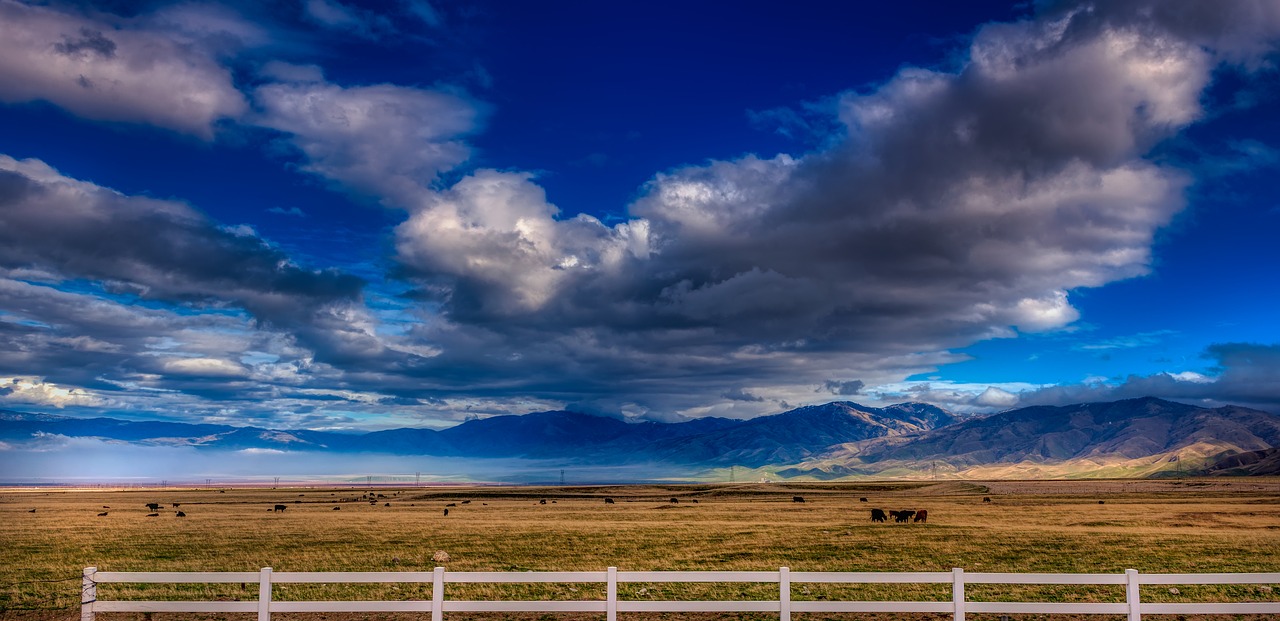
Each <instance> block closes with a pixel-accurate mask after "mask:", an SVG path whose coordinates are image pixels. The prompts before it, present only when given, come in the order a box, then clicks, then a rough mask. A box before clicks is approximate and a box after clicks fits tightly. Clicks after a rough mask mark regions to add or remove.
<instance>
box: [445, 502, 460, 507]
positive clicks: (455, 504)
mask: <svg viewBox="0 0 1280 621" xmlns="http://www.w3.org/2000/svg"><path fill="white" fill-rule="evenodd" d="M445 506H446V507H456V506H458V503H456V502H451V503H449V504H447V505H445Z"/></svg>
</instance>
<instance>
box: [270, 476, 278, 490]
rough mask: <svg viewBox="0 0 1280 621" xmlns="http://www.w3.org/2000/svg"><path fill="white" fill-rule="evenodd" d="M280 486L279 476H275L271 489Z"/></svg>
mask: <svg viewBox="0 0 1280 621" xmlns="http://www.w3.org/2000/svg"><path fill="white" fill-rule="evenodd" d="M277 487H280V477H276V482H275V483H273V484H272V485H271V489H275V488H277Z"/></svg>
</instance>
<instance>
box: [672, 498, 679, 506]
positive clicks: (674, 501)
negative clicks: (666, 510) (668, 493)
mask: <svg viewBox="0 0 1280 621" xmlns="http://www.w3.org/2000/svg"><path fill="white" fill-rule="evenodd" d="M671 504H673V505H678V504H680V499H679V498H672V499H671Z"/></svg>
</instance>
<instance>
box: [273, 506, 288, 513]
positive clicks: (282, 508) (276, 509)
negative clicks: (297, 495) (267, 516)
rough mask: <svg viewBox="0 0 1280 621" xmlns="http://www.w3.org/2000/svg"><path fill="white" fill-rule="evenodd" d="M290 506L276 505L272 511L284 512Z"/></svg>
mask: <svg viewBox="0 0 1280 621" xmlns="http://www.w3.org/2000/svg"><path fill="white" fill-rule="evenodd" d="M288 508H289V505H276V506H275V508H274V509H272V510H271V511H272V512H274V513H284V510H285V509H288Z"/></svg>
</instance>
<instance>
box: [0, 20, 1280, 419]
mask: <svg viewBox="0 0 1280 621" xmlns="http://www.w3.org/2000/svg"><path fill="white" fill-rule="evenodd" d="M1277 44H1280V2H1277V1H1276V0H1223V1H1221V2H1201V1H1199V0H1160V1H1156V0H1116V1H1114V2H1083V1H1064V2H1016V3H1014V2H985V1H984V2H962V3H961V2H923V1H920V0H903V1H898V2H892V3H879V2H876V3H871V2H857V3H846V2H799V3H787V4H785V5H783V4H778V3H765V2H733V3H729V2H695V3H688V2H668V1H647V2H636V3H623V2H586V1H570V0H564V1H556V2H545V3H533V2H496V1H488V0H480V1H477V2H443V1H440V0H387V1H385V2H377V3H367V4H359V3H354V2H349V1H341V0H300V1H282V2H265V3H260V2H194V1H193V2H185V1H184V2H169V1H161V0H156V1H147V2H126V1H119V2H57V1H51V2H40V3H26V2H17V1H14V0H0V409H8V410H15V411H21V412H47V413H52V414H64V415H70V416H97V415H105V416H114V417H121V418H132V419H145V420H175V421H186V422H206V423H208V422H212V423H228V424H235V425H257V426H266V427H272V428H281V429H289V428H310V429H329V430H344V429H345V430H353V431H358V430H373V429H383V428H393V427H406V426H410V427H432V428H441V427H447V426H451V425H455V424H457V423H459V422H461V421H464V420H468V419H471V418H476V417H487V416H494V415H502V414H523V413H528V412H534V411H546V410H555V409H571V410H576V411H585V412H591V413H599V414H603V415H609V416H617V417H622V418H624V419H626V420H659V421H679V420H687V419H690V418H697V417H704V416H725V417H731V418H750V417H754V416H760V415H765V414H773V413H777V412H781V411H783V410H786V409H789V408H793V407H797V406H801V405H807V404H814V403H824V402H828V401H835V400H852V401H856V402H859V403H863V404H867V405H884V404H889V403H898V402H903V401H923V402H928V403H933V404H935V405H939V406H942V407H946V408H948V409H951V410H954V411H958V412H993V411H999V410H1004V409H1008V408H1013V407H1019V406H1024V405H1033V404H1067V403H1075V402H1083V401H1099V400H1110V399H1119V398H1126V397H1136V396H1145V395H1153V396H1158V397H1164V398H1169V399H1174V400H1180V401H1184V402H1192V403H1205V404H1210V405H1218V404H1224V403H1233V404H1239V405H1246V406H1252V407H1258V408H1262V409H1266V410H1269V411H1272V412H1280V321H1277V318H1278V317H1280V312H1278V309H1280V286H1278V285H1280V277H1277V266H1280V244H1277V243H1276V242H1275V240H1276V238H1277V235H1278V234H1280V187H1277V184H1275V183H1274V179H1275V178H1276V174H1277V171H1278V169H1280V114H1277V111H1280V80H1278V79H1277V78H1278V77H1280V67H1278V65H1277V61H1280V53H1278V48H1277Z"/></svg>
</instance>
